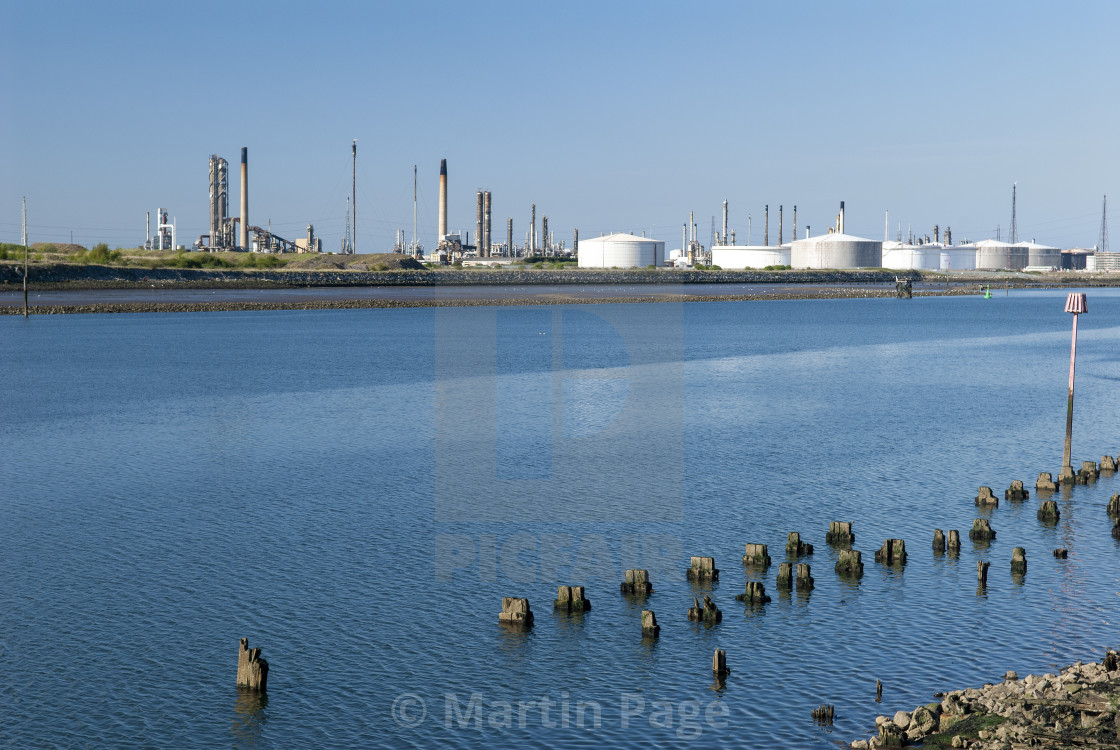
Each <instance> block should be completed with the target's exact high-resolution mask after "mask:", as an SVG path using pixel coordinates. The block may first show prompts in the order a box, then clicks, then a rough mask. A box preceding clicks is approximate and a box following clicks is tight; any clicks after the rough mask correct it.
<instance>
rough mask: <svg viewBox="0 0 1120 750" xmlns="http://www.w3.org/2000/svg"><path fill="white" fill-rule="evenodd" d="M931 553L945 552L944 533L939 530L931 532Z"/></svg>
mask: <svg viewBox="0 0 1120 750" xmlns="http://www.w3.org/2000/svg"><path fill="white" fill-rule="evenodd" d="M933 551H934V552H944V551H945V532H944V531H942V530H941V529H934V530H933Z"/></svg>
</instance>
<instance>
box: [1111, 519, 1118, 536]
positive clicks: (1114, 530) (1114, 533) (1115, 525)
mask: <svg viewBox="0 0 1120 750" xmlns="http://www.w3.org/2000/svg"><path fill="white" fill-rule="evenodd" d="M1112 538H1113V539H1120V518H1118V519H1116V520H1115V521H1114V522H1113V523H1112Z"/></svg>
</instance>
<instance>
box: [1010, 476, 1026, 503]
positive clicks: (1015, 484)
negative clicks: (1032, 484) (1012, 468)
mask: <svg viewBox="0 0 1120 750" xmlns="http://www.w3.org/2000/svg"><path fill="white" fill-rule="evenodd" d="M1030 496H1031V493H1030V492H1029V491H1028V490H1027V488H1026V487H1024V486H1023V480H1022V479H1016V480H1014V481H1012V482H1011V486H1010V487H1009V488H1008V489H1007V490H1006V491H1005V492H1004V493H1003V499H1004V500H1009V501H1011V502H1015V503H1018V502H1022V501H1023V500H1026V499H1027V498H1028V497H1030Z"/></svg>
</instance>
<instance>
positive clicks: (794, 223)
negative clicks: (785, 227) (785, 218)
mask: <svg viewBox="0 0 1120 750" xmlns="http://www.w3.org/2000/svg"><path fill="white" fill-rule="evenodd" d="M793 241H794V242H797V206H796V205H795V206H794V207H793Z"/></svg>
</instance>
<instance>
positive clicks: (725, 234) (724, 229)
mask: <svg viewBox="0 0 1120 750" xmlns="http://www.w3.org/2000/svg"><path fill="white" fill-rule="evenodd" d="M723 244H725V245H726V244H727V201H724V202H723Z"/></svg>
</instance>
